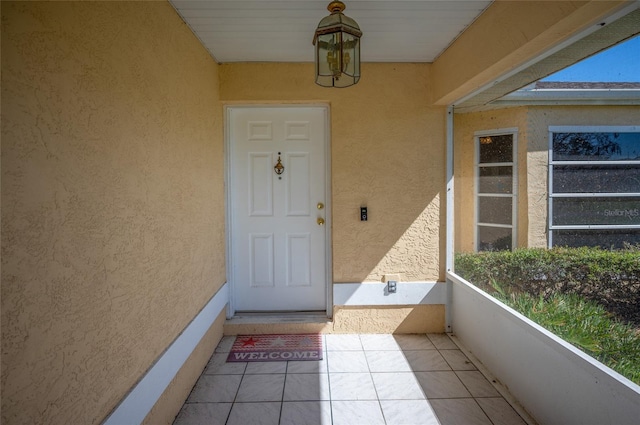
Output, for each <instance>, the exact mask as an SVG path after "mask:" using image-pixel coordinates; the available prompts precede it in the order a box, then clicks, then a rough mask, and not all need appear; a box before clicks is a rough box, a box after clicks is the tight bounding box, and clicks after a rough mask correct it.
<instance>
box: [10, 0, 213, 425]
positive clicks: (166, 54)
mask: <svg viewBox="0 0 640 425" xmlns="http://www.w3.org/2000/svg"><path fill="white" fill-rule="evenodd" d="M217 69H218V65H217V64H216V63H215V62H214V61H213V59H212V58H211V57H210V56H209V55H208V53H207V52H206V51H205V50H204V49H203V48H202V46H201V45H200V44H199V42H198V41H197V39H196V38H195V37H194V36H193V34H192V33H191V32H190V31H189V29H188V28H187V27H186V26H185V25H184V23H183V22H182V21H181V20H180V18H179V17H178V15H177V14H176V13H175V11H174V10H173V9H172V7H171V6H170V5H169V4H168V3H164V2H98V3H96V2H65V3H59V2H42V3H41V2H16V3H13V2H5V1H3V2H2V423H7V424H9V423H11V424H23V423H25V424H27V423H28V424H35V423H46V424H91V423H99V422H101V421H102V420H103V419H104V418H105V417H106V416H107V414H108V413H109V412H110V411H111V410H112V409H113V408H114V407H115V406H116V404H117V403H118V402H119V401H120V400H121V399H122V397H124V395H125V394H126V393H127V391H128V390H129V389H130V388H131V387H132V386H133V385H134V384H135V383H136V381H137V380H138V379H140V377H141V376H142V375H143V374H144V373H145V371H146V370H147V369H148V368H149V367H151V366H152V364H153V362H154V360H155V359H156V358H158V356H160V355H161V354H162V352H163V351H164V350H165V349H166V348H167V347H168V345H169V344H170V343H171V342H172V341H173V340H174V339H175V338H176V337H177V335H178V334H179V333H180V332H181V331H182V330H183V329H184V328H185V326H186V325H187V324H188V323H189V321H190V320H191V319H192V318H193V317H195V316H196V314H197V313H198V311H200V309H201V308H202V307H203V306H204V304H205V303H206V302H207V301H208V300H209V299H210V298H211V296H213V294H214V293H215V292H216V290H217V289H218V288H219V287H220V286H221V285H222V284H223V283H224V280H225V269H224V267H225V265H224V261H225V253H224V187H223V168H224V157H223V138H222V127H223V126H222V112H221V108H220V105H219V102H218V100H219V98H218V96H219V94H218V77H217Z"/></svg>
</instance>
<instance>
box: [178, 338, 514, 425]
mask: <svg viewBox="0 0 640 425" xmlns="http://www.w3.org/2000/svg"><path fill="white" fill-rule="evenodd" d="M323 339H324V341H323V346H324V350H325V352H324V356H323V357H324V359H323V360H322V361H290V362H269V363H226V362H225V361H226V358H227V355H228V352H229V350H230V348H231V346H232V344H233V342H234V340H235V337H224V338H223V339H222V341H221V342H220V344H219V345H218V347H217V348H216V352H215V353H214V355H213V357H212V358H211V360H210V361H209V364H208V365H207V367H206V368H205V370H204V372H203V374H202V376H201V377H200V379H199V380H198V382H197V383H196V385H195V386H194V388H193V390H192V392H191V395H190V396H189V398H188V399H187V401H186V403H185V404H184V406H183V407H182V410H181V411H180V413H179V414H178V416H177V418H176V420H175V422H174V425H205V424H206V425H217V424H220V425H253V424H264V425H271V424H273V425H278V424H281V425H283V424H291V425H306V424H322V425H324V424H334V425H342V424H345V425H359V424H363V425H375V424H388V425H395V424H398V425H400V424H402V425H410V424H416V425H430V424H434V425H437V424H440V425H458V424H459V425H525V424H526V423H525V421H523V419H522V418H521V417H520V416H519V415H518V413H516V411H515V410H514V409H513V408H512V407H511V406H510V405H509V403H507V402H506V401H505V399H504V398H502V396H501V395H500V393H498V391H496V389H495V388H494V387H493V385H491V383H490V382H489V381H488V380H487V379H486V378H485V377H484V376H483V375H482V374H481V373H480V372H479V371H478V370H477V369H476V367H475V366H474V365H473V363H471V361H469V359H468V358H467V357H466V356H465V355H464V353H463V352H462V351H460V350H459V349H458V347H457V345H456V344H455V343H454V342H453V341H452V340H451V339H450V338H449V337H448V336H447V335H440V334H429V335H324V336H323Z"/></svg>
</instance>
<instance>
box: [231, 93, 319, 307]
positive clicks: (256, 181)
mask: <svg viewBox="0 0 640 425" xmlns="http://www.w3.org/2000/svg"><path fill="white" fill-rule="evenodd" d="M228 117H229V119H228V121H227V122H228V130H229V133H228V137H229V139H228V141H229V160H230V163H229V166H230V178H231V182H230V186H229V189H228V190H229V191H230V192H229V195H230V196H229V198H230V206H231V208H230V210H229V211H230V214H231V217H230V218H229V222H230V230H231V237H230V244H231V249H230V254H231V255H230V263H231V264H230V266H231V268H232V270H231V278H232V287H233V303H234V308H235V310H238V311H310V310H326V293H327V254H326V243H327V234H328V233H327V232H328V230H327V227H328V226H327V225H326V223H325V222H326V221H327V219H328V217H327V213H328V211H327V208H326V203H327V200H326V199H325V197H326V158H325V156H326V146H327V140H326V139H327V138H326V126H327V110H326V108H323V107H305V106H299V107H229V108H228ZM278 163H280V164H281V166H282V167H283V168H282V169H281V170H280V171H281V174H277V172H276V169H275V168H274V167H276V166H277V165H278Z"/></svg>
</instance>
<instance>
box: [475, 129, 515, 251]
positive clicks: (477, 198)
mask: <svg viewBox="0 0 640 425" xmlns="http://www.w3.org/2000/svg"><path fill="white" fill-rule="evenodd" d="M505 135H511V136H512V138H513V152H512V157H511V162H494V163H488V164H480V138H481V137H487V136H505ZM473 140H474V148H475V161H474V164H475V166H474V169H475V170H474V171H475V179H474V181H475V184H474V200H475V207H474V226H473V229H474V244H475V250H476V252H477V251H478V248H479V245H480V243H479V242H480V241H479V240H478V238H479V232H478V228H479V227H480V226H484V227H500V228H505V229H511V250H513V249H515V248H516V247H517V246H518V128H517V127H509V128H498V129H493V130H483V131H476V132H474V133H473ZM483 167H511V171H512V174H513V175H512V185H513V186H512V188H511V193H509V194H507V193H496V194H491V193H480V168H483ZM481 197H494V198H512V199H511V224H510V225H509V224H495V223H481V222H480V220H479V219H480V202H479V201H480V198H481Z"/></svg>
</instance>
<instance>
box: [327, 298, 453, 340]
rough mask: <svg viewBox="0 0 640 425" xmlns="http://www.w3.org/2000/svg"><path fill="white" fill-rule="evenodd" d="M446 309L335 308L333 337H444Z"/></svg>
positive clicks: (416, 307) (422, 306)
mask: <svg viewBox="0 0 640 425" xmlns="http://www.w3.org/2000/svg"><path fill="white" fill-rule="evenodd" d="M444 309H445V307H444V305H437V304H433V305H419V306H404V307H402V306H400V307H395V306H394V307H379V306H378V307H366V308H360V307H336V309H335V311H334V326H333V332H334V333H374V334H417V333H443V332H444V329H445V315H444Z"/></svg>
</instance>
